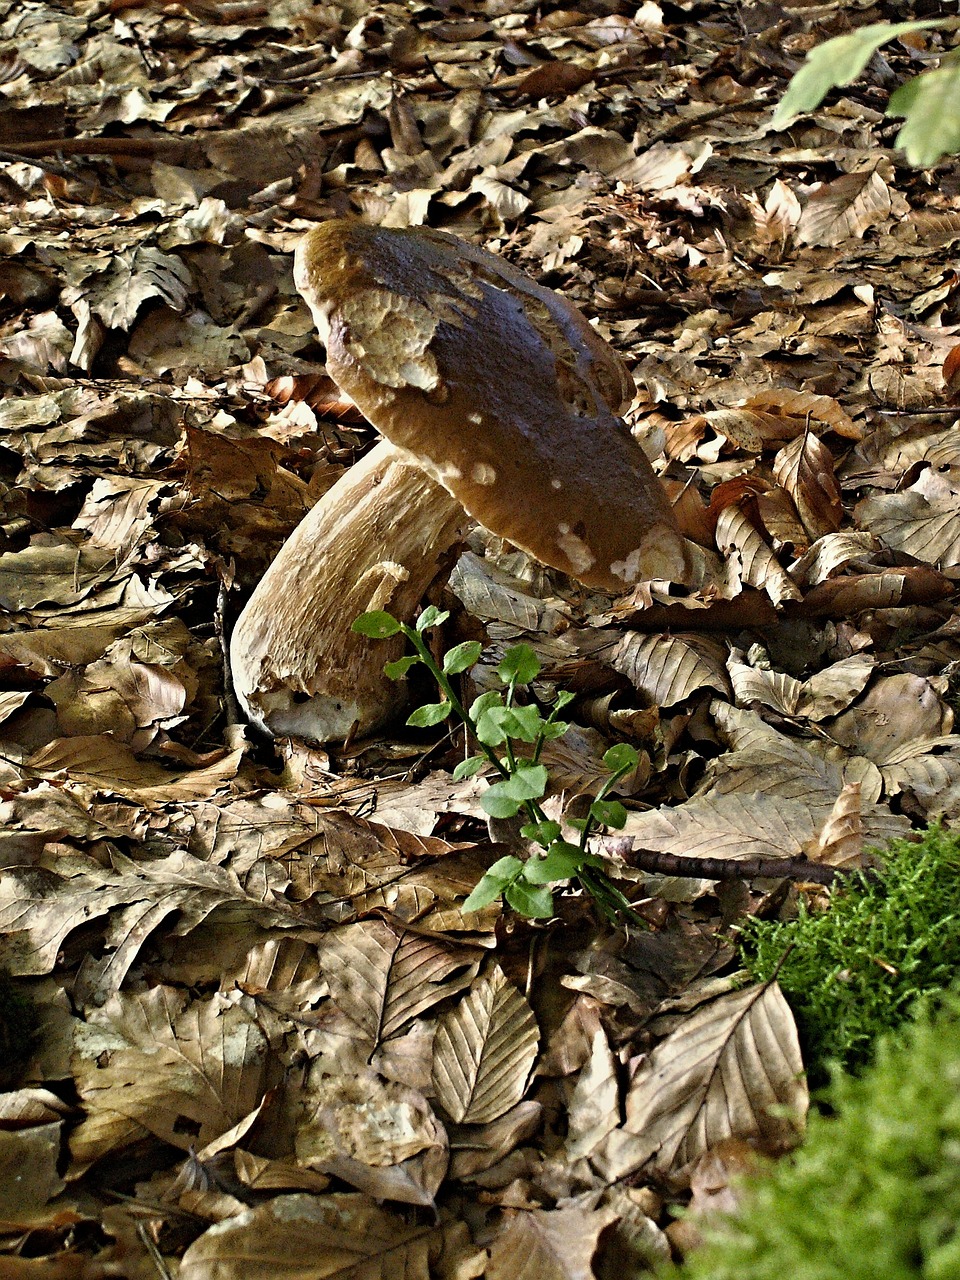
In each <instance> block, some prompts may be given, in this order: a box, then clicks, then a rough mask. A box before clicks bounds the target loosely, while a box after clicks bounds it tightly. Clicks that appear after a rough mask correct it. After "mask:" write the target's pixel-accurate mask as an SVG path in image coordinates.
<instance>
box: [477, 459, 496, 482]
mask: <svg viewBox="0 0 960 1280" xmlns="http://www.w3.org/2000/svg"><path fill="white" fill-rule="evenodd" d="M470 479H471V480H472V481H473V482H474V483H475V484H484V485H490V484H496V482H497V472H496V468H495V467H491V466H490V464H489V462H475V463H474V464H473V467H472V468H471V471H470Z"/></svg>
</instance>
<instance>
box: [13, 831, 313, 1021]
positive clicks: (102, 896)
mask: <svg viewBox="0 0 960 1280" xmlns="http://www.w3.org/2000/svg"><path fill="white" fill-rule="evenodd" d="M0 876H2V878H0V928H3V930H4V937H3V939H2V941H3V956H4V963H5V964H6V965H7V966H8V967H9V968H10V970H11V972H13V973H18V974H43V973H49V972H50V970H51V969H52V968H53V966H54V964H55V963H56V959H57V955H58V953H59V951H60V949H61V947H62V946H63V945H64V942H65V941H66V939H67V938H68V937H69V935H70V934H71V933H72V931H73V930H74V929H77V928H79V927H80V926H81V925H84V924H87V923H89V922H90V921H92V920H95V919H97V918H98V917H100V916H103V915H107V914H110V917H111V918H110V920H109V923H108V925H107V927H106V929H105V931H104V934H105V936H104V942H103V947H104V950H105V953H106V954H105V955H104V956H103V957H102V958H98V959H95V958H94V957H93V956H92V955H88V956H87V957H86V958H85V960H84V961H83V967H82V971H81V973H80V974H79V975H78V977H77V988H76V993H75V994H76V998H77V999H78V1000H79V1001H89V1002H91V1003H94V1004H99V1003H101V1002H102V1001H103V999H104V998H105V997H106V996H108V995H109V994H110V993H111V992H113V991H115V990H116V989H117V988H118V987H119V985H120V983H121V982H122V981H123V978H124V976H125V975H126V973H127V971H128V969H129V968H130V966H131V965H132V964H133V963H134V961H135V960H136V958H137V955H138V953H139V951H140V949H141V947H142V946H143V945H144V943H145V942H146V940H147V938H148V937H149V936H150V934H151V933H152V932H153V930H154V929H157V928H159V927H160V926H162V925H163V923H164V922H165V921H167V920H168V919H169V917H171V916H172V915H174V914H175V913H179V917H178V928H179V931H181V932H183V933H187V932H189V931H190V930H191V929H193V928H195V927H196V926H197V925H199V924H200V923H202V922H203V921H204V920H205V919H206V918H207V917H208V916H209V915H210V913H211V912H213V911H215V910H217V909H218V908H223V907H228V906H229V907H233V908H234V909H236V908H238V907H239V908H240V909H241V910H242V911H243V912H244V913H245V914H246V913H249V916H250V917H251V918H253V919H258V920H260V921H262V922H263V923H264V924H272V925H274V926H276V925H280V924H282V923H283V922H286V924H287V925H288V926H290V925H295V924H298V923H300V922H299V921H298V920H297V918H296V917H295V916H294V914H293V913H292V912H291V911H290V909H289V907H288V906H287V905H286V904H285V903H284V902H283V901H282V900H277V899H275V900H274V901H275V905H274V906H272V907H271V906H267V905H266V904H265V903H264V902H263V900H262V898H261V897H259V896H257V895H255V894H248V893H247V892H246V891H245V890H244V888H243V886H242V885H241V884H240V882H239V881H238V880H237V878H236V876H235V875H234V874H233V872H231V871H230V870H228V869H227V868H225V867H218V866H216V865H211V864H210V863H207V862H203V861H201V860H200V859H199V858H194V857H193V856H192V855H190V854H188V853H186V852H180V851H178V852H176V853H173V854H170V855H169V856H168V857H166V858H159V859H155V860H153V861H147V862H139V863H138V862H134V861H133V860H132V859H129V858H127V857H125V856H124V855H122V854H120V853H119V852H116V851H114V852H113V854H112V857H111V865H110V866H109V867H104V866H101V864H100V863H99V862H97V861H96V860H94V859H93V858H90V857H85V856H82V855H80V854H74V855H73V856H61V857H56V856H53V857H49V856H47V857H45V858H44V859H43V860H42V861H41V862H40V864H39V865H37V866H32V867H11V868H7V869H6V870H5V871H3V872H2V873H0Z"/></svg>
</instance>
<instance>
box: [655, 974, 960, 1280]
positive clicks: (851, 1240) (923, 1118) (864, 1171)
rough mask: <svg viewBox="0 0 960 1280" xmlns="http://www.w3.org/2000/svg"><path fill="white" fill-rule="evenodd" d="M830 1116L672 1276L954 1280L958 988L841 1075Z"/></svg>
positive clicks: (958, 1220)
mask: <svg viewBox="0 0 960 1280" xmlns="http://www.w3.org/2000/svg"><path fill="white" fill-rule="evenodd" d="M827 1096H828V1099H829V1101H830V1103H831V1105H832V1108H833V1109H834V1111H835V1114H834V1115H832V1116H829V1117H827V1116H824V1115H819V1114H815V1115H812V1116H811V1118H810V1125H809V1129H808V1133H807V1139H806V1142H805V1143H804V1145H803V1146H802V1147H801V1148H800V1149H799V1150H798V1151H797V1152H796V1153H795V1154H794V1155H793V1156H791V1157H790V1158H788V1159H786V1160H783V1161H782V1162H781V1163H780V1164H778V1165H777V1166H776V1168H775V1169H773V1171H772V1172H771V1173H770V1174H769V1176H768V1177H767V1178H766V1179H764V1180H757V1181H755V1182H754V1183H753V1184H752V1185H751V1186H750V1187H749V1190H748V1191H746V1193H745V1200H744V1202H743V1208H742V1209H741V1211H740V1212H739V1213H738V1214H737V1215H736V1216H735V1217H733V1218H732V1219H727V1220H725V1221H721V1222H719V1223H717V1224H716V1229H715V1231H713V1232H712V1233H711V1234H712V1238H711V1239H710V1240H709V1242H708V1243H707V1244H706V1245H705V1247H704V1248H703V1249H701V1250H698V1251H697V1252H695V1253H694V1254H692V1255H691V1257H690V1259H689V1260H688V1262H687V1263H686V1264H685V1265H684V1266H683V1267H682V1268H680V1269H679V1270H677V1269H671V1272H670V1273H669V1274H671V1275H672V1276H673V1277H674V1280H783V1278H784V1277H789V1280H878V1278H879V1277H882V1278H883V1280H921V1278H922V1280H954V1277H956V1276H958V1275H960V1234H958V1224H960V1160H958V1159H957V1156H958V1152H960V997H958V995H957V994H956V993H950V994H949V995H948V996H947V997H946V998H945V1000H944V1002H943V1007H942V1008H941V1009H940V1011H939V1013H938V1014H937V1016H936V1017H934V1018H933V1019H932V1020H930V1019H929V1018H928V1017H927V1016H923V1017H922V1018H920V1019H918V1021H917V1022H915V1023H912V1024H910V1025H909V1026H908V1027H907V1028H906V1029H904V1030H903V1031H902V1032H901V1033H900V1034H899V1035H897V1036H886V1037H884V1039H883V1040H882V1041H881V1042H880V1044H879V1045H878V1050H877V1056H876V1061H875V1063H874V1065H873V1066H872V1067H871V1068H870V1069H868V1070H867V1071H866V1072H864V1074H863V1075H862V1076H859V1077H856V1076H848V1075H843V1074H841V1075H839V1076H838V1077H837V1079H835V1080H834V1081H833V1083H832V1084H831V1086H830V1089H829V1092H828V1095H827Z"/></svg>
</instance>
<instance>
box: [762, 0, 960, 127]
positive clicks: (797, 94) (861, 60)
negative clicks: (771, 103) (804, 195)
mask: <svg viewBox="0 0 960 1280" xmlns="http://www.w3.org/2000/svg"><path fill="white" fill-rule="evenodd" d="M943 25H944V23H942V22H936V21H934V22H931V21H925V20H923V19H921V20H920V21H917V22H872V23H870V24H869V25H868V26H866V27H861V28H860V29H859V30H858V31H851V32H850V33H849V35H845V36H835V37H834V39H833V40H827V41H825V42H824V43H823V44H818V45H817V46H816V47H815V48H813V49H811V50H810V52H809V53H808V54H807V60H806V62H805V63H804V64H803V66H802V67H801V68H800V70H799V71H798V72H797V74H796V75H795V76H794V77H793V79H792V80H791V81H790V83H789V85H787V91H786V93H785V94H784V95H783V97H782V98H781V100H780V105H779V106H778V107H777V109H776V111H775V112H774V114H773V119H772V121H771V125H772V126H773V128H774V129H785V128H786V127H787V125H789V124H791V123H792V122H793V121H794V120H795V119H796V118H797V116H799V115H802V114H803V113H804V112H805V111H812V110H813V109H814V107H818V106H819V105H820V103H821V102H822V101H823V99H824V98H825V97H826V96H827V94H828V93H829V92H830V90H831V89H834V88H837V87H838V86H839V85H845V84H850V82H851V81H852V80H856V78H857V76H858V75H859V74H860V72H861V71H863V69H864V67H865V66H866V65H867V63H868V62H869V61H870V59H871V58H872V57H873V55H874V54H875V53H876V51H877V50H878V49H879V48H880V46H881V45H883V44H886V43H887V41H888V40H895V39H896V38H897V37H898V36H901V35H906V34H907V32H909V31H925V30H930V29H931V28H933V27H940V26H943Z"/></svg>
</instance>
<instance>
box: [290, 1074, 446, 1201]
mask: <svg viewBox="0 0 960 1280" xmlns="http://www.w3.org/2000/svg"><path fill="white" fill-rule="evenodd" d="M300 1111H301V1115H300V1118H299V1120H298V1123H297V1130H296V1138H295V1150H296V1155H297V1159H298V1160H299V1161H300V1163H301V1164H304V1165H306V1166H307V1167H308V1168H310V1169H314V1170H316V1171H317V1172H318V1173H328V1174H333V1175H334V1176H336V1177H338V1178H340V1179H342V1180H343V1181H344V1182H349V1183H350V1184H351V1185H352V1186H354V1187H356V1188H357V1189H358V1190H360V1191H365V1192H367V1194H368V1195H370V1196H373V1197H374V1198H375V1199H377V1200H398V1201H400V1202H401V1203H403V1204H419V1205H432V1204H433V1198H434V1196H435V1195H436V1193H437V1191H438V1190H439V1188H440V1184H441V1182H442V1181H443V1178H444V1175H445V1174H446V1172H447V1164H448V1161H449V1151H448V1146H447V1135H446V1133H445V1131H444V1128H443V1126H442V1125H441V1124H440V1122H439V1120H438V1119H437V1118H436V1116H435V1115H434V1114H433V1112H432V1110H431V1109H430V1106H429V1104H428V1103H427V1101H426V1099H425V1098H424V1097H423V1095H422V1094H420V1093H418V1092H417V1091H416V1090H415V1089H410V1088H408V1087H407V1086H406V1085H402V1084H397V1083H396V1082H395V1081H384V1080H382V1079H381V1078H380V1077H379V1076H377V1075H376V1074H375V1073H374V1072H372V1071H370V1072H367V1073H366V1074H364V1075H360V1076H343V1077H335V1076H331V1075H328V1074H326V1068H325V1066H324V1064H322V1063H321V1062H317V1063H316V1064H315V1065H314V1068H313V1069H312V1070H311V1072H310V1075H309V1078H308V1080H307V1082H306V1084H305V1085H304V1087H303V1090H302V1091H301V1094H300Z"/></svg>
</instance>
